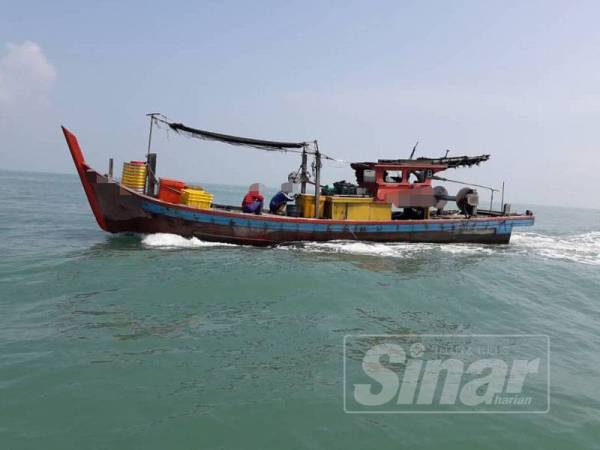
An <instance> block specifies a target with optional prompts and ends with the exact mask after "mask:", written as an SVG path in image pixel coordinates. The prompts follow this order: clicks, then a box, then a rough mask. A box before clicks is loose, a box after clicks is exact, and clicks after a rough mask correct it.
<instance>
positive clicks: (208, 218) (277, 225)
mask: <svg viewBox="0 0 600 450" xmlns="http://www.w3.org/2000/svg"><path fill="white" fill-rule="evenodd" d="M142 208H143V209H144V210H145V211H148V212H150V213H154V214H160V215H164V216H168V217H173V218H177V219H183V220H187V221H191V222H199V223H206V224H215V225H225V226H230V227H247V228H256V229H260V230H274V231H291V232H294V231H302V232H309V233H310V232H353V233H415V232H427V231H447V232H456V231H459V232H462V233H465V232H469V231H471V230H472V231H481V230H486V229H488V230H489V229H493V230H495V232H496V234H509V233H511V232H512V228H513V227H515V226H531V225H533V219H517V220H457V221H456V222H452V223H448V222H441V223H411V224H407V223H390V224H368V223H365V224H364V225H363V224H323V223H307V222H292V221H289V222H288V221H272V220H264V219H261V218H260V216H252V215H249V216H248V218H247V219H246V218H239V217H226V216H220V215H213V214H206V213H203V212H202V211H200V210H198V211H189V210H185V209H180V208H169V207H168V206H163V205H159V204H156V203H152V202H146V201H145V202H143V204H142Z"/></svg>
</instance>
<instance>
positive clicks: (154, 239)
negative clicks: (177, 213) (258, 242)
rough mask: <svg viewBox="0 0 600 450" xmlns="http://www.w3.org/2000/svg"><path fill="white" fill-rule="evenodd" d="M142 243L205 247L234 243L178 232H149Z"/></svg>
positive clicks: (155, 246) (147, 244)
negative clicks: (184, 235) (205, 239)
mask: <svg viewBox="0 0 600 450" xmlns="http://www.w3.org/2000/svg"><path fill="white" fill-rule="evenodd" d="M142 245H143V246H144V247H149V248H166V249H177V248H205V247H231V246H234V244H226V243H224V242H208V241H202V240H200V239H198V238H195V237H191V238H185V237H183V236H179V235H178V234H170V233H155V234H147V235H144V236H143V237H142Z"/></svg>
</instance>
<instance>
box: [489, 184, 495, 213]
mask: <svg viewBox="0 0 600 450" xmlns="http://www.w3.org/2000/svg"><path fill="white" fill-rule="evenodd" d="M493 208H494V189H492V196H491V197H490V213H491V212H492V209H493Z"/></svg>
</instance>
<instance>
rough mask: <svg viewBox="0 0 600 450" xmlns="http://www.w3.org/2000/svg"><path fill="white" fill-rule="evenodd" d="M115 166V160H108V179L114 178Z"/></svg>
mask: <svg viewBox="0 0 600 450" xmlns="http://www.w3.org/2000/svg"><path fill="white" fill-rule="evenodd" d="M113 165H114V161H113V159H112V158H108V178H112V177H113Z"/></svg>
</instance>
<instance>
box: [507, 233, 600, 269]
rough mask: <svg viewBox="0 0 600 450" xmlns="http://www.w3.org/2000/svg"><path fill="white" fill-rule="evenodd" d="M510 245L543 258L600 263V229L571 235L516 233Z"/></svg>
mask: <svg viewBox="0 0 600 450" xmlns="http://www.w3.org/2000/svg"><path fill="white" fill-rule="evenodd" d="M510 245H511V247H514V248H515V249H516V250H521V251H525V252H527V253H533V254H536V255H538V256H541V257H543V258H548V259H562V260H568V261H574V262H578V263H582V264H592V265H600V231H591V232H589V233H583V234H576V235H571V236H549V235H544V234H538V233H514V234H513V236H512V238H511V244H510Z"/></svg>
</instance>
